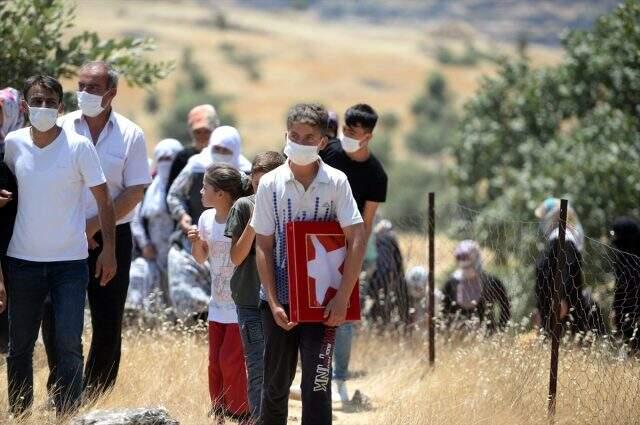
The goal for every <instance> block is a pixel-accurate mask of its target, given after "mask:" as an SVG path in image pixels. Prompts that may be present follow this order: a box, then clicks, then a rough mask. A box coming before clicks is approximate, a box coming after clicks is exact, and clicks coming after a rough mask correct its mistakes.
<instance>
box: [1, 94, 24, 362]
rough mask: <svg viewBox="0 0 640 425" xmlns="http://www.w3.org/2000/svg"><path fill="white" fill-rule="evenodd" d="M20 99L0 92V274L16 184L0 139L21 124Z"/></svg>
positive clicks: (4, 324) (4, 316) (4, 331)
mask: <svg viewBox="0 0 640 425" xmlns="http://www.w3.org/2000/svg"><path fill="white" fill-rule="evenodd" d="M21 100H22V94H20V92H19V91H18V90H16V89H14V88H11V87H7V88H5V89H2V90H0V223H2V226H0V273H2V265H3V262H4V258H5V254H6V252H7V247H8V246H9V241H10V240H11V235H12V234H13V225H14V223H15V220H16V214H17V212H18V183H17V182H16V178H15V176H14V175H13V173H12V172H11V170H10V169H9V167H7V165H6V164H5V163H4V162H3V158H4V138H5V137H6V135H7V134H9V133H11V132H12V131H14V130H18V129H20V128H22V126H23V125H24V114H23V112H22V110H21V106H20V102H21ZM0 296H1V294H0ZM4 296H5V299H4V308H2V309H1V310H3V311H0V354H6V353H7V350H8V349H9V319H8V310H7V308H6V303H7V300H6V292H5V293H4Z"/></svg>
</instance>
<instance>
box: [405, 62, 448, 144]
mask: <svg viewBox="0 0 640 425" xmlns="http://www.w3.org/2000/svg"><path fill="white" fill-rule="evenodd" d="M451 101H452V95H451V94H450V93H449V89H448V87H447V81H446V80H445V78H444V76H443V75H442V74H440V73H439V72H433V73H431V74H430V75H429V77H428V78H427V81H426V84H425V90H424V93H423V94H422V95H420V97H418V98H417V99H416V100H415V102H414V103H413V105H412V107H411V112H412V113H413V115H414V117H415V119H416V126H415V129H414V130H413V131H412V132H411V133H410V134H409V135H408V137H407V145H408V146H409V148H410V149H411V150H412V151H414V152H416V153H419V154H427V155H428V154H436V153H440V152H442V150H443V149H445V148H447V147H449V146H450V144H451V143H452V141H453V138H454V137H455V134H456V126H457V116H456V114H455V112H454V110H453V106H452V104H451V103H452V102H451Z"/></svg>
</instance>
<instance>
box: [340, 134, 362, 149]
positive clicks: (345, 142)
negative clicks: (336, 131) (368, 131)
mask: <svg viewBox="0 0 640 425" xmlns="http://www.w3.org/2000/svg"><path fill="white" fill-rule="evenodd" d="M340 145H341V146H342V149H343V150H344V151H345V152H347V153H353V152H356V151H358V150H360V140H358V139H353V138H351V137H347V136H345V135H344V134H343V135H342V137H341V138H340Z"/></svg>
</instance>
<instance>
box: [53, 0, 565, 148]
mask: <svg viewBox="0 0 640 425" xmlns="http://www.w3.org/2000/svg"><path fill="white" fill-rule="evenodd" d="M216 4H217V5H218V6H217V7H216V8H214V7H212V6H206V5H202V4H197V3H195V2H191V1H170V2H169V1H140V0H133V1H124V0H111V1H99V0H84V1H82V2H78V10H77V15H78V19H77V24H78V27H79V29H85V28H86V29H93V30H97V31H98V32H99V33H100V34H101V35H103V36H110V37H118V36H121V35H125V34H126V35H131V34H136V35H147V36H152V37H154V38H155V39H156V40H157V44H158V50H157V52H156V53H155V55H154V57H156V58H157V59H159V60H166V59H173V60H179V59H180V57H181V52H182V51H183V49H184V48H185V47H192V48H193V49H194V50H193V51H194V58H195V60H196V61H197V62H198V63H199V64H200V65H201V66H202V67H203V70H204V72H205V74H206V75H207V77H209V78H210V80H211V82H212V86H213V89H214V90H215V91H217V92H221V93H223V94H226V95H229V96H230V97H231V98H232V99H231V101H230V103H229V106H230V109H231V111H232V112H233V113H234V114H235V116H236V118H237V121H238V127H239V129H240V132H241V134H242V135H243V137H244V140H245V148H246V150H247V151H248V152H249V153H255V152H258V151H260V150H263V149H267V148H276V147H280V146H281V145H282V142H283V131H284V128H283V127H284V126H283V121H284V114H285V113H286V110H287V108H288V107H289V106H290V105H291V104H292V103H294V102H296V101H299V100H316V101H321V102H323V103H325V104H326V105H327V106H328V107H330V108H332V109H335V110H337V111H339V112H342V111H344V109H345V108H346V107H348V106H349V105H351V104H354V103H356V102H360V101H365V102H370V103H371V104H373V105H375V107H376V108H377V109H378V110H379V111H381V112H393V113H395V114H396V115H397V116H398V118H399V119H400V123H399V130H400V131H399V132H397V133H396V140H394V142H395V146H396V148H397V149H398V151H399V152H400V153H402V152H403V150H402V146H401V141H402V138H403V135H404V134H405V133H406V132H407V131H408V130H409V129H410V128H411V116H410V112H409V107H410V104H411V102H412V101H413V99H414V98H415V97H416V96H417V95H418V93H419V92H420V91H421V89H422V87H423V84H424V80H425V78H426V75H427V73H428V72H429V71H430V70H434V69H440V70H441V71H442V72H443V73H444V75H445V76H446V78H447V79H448V81H449V83H450V84H451V86H452V88H453V90H454V91H455V94H456V96H457V99H458V101H459V102H462V100H463V99H464V98H466V97H468V96H470V95H471V94H472V93H473V91H474V90H475V88H476V87H477V84H478V79H479V78H480V76H481V75H484V74H487V73H491V72H492V69H493V67H494V65H493V64H492V63H491V62H486V61H485V62H482V61H481V62H480V63H479V65H478V66H473V67H469V66H442V65H440V64H439V63H438V61H437V60H436V58H435V54H434V52H435V51H436V50H437V48H438V47H440V46H445V45H446V46H447V47H449V48H450V49H452V50H453V51H456V49H458V50H460V49H462V46H463V45H464V41H461V40H452V39H451V38H450V37H448V36H447V35H446V34H442V32H437V31H435V32H434V31H432V30H429V28H427V27H426V26H425V27H423V26H415V25H400V24H398V25H393V24H388V25H371V24H367V23H363V22H358V21H355V20H348V19H346V20H345V19H343V20H340V21H337V22H335V23H331V22H329V21H326V20H321V18H318V16H317V14H315V13H313V12H312V11H308V12H304V11H293V10H290V9H287V10H279V11H262V10H253V9H248V8H239V7H237V6H232V5H230V6H225V7H222V8H221V7H220V6H219V5H220V3H219V2H216ZM220 13H222V15H220ZM221 16H223V18H224V22H225V24H226V25H224V26H223V27H226V29H221V28H220V27H221V25H219V24H220V19H221V18H220V17H221ZM216 23H217V24H218V25H216ZM472 41H473V42H474V44H475V45H476V46H477V47H478V48H479V49H482V50H483V51H488V52H491V53H505V54H511V53H512V52H513V47H512V46H511V45H507V44H500V43H495V42H489V41H487V40H486V39H483V38H482V37H480V36H479V35H478V34H476V35H474V36H473V38H472ZM224 45H226V47H227V48H228V47H229V46H233V48H234V49H235V51H236V52H240V53H241V54H245V55H247V54H248V55H254V56H256V57H257V62H258V63H257V69H258V70H259V72H260V75H261V79H260V80H258V81H254V80H251V79H250V77H249V76H248V74H247V72H246V70H245V69H243V67H242V66H239V65H238V64H237V63H235V62H233V61H232V60H230V58H229V54H228V53H226V52H225V49H224V47H223V48H221V46H224ZM531 55H532V56H533V58H534V61H535V62H536V63H539V64H544V63H550V62H554V61H555V60H557V57H558V53H557V51H556V50H554V49H547V48H533V49H532V50H531ZM179 77H180V71H176V72H175V73H173V74H172V75H171V77H170V78H169V79H168V80H166V81H164V82H162V83H161V84H160V85H159V87H158V88H157V92H158V94H159V99H160V111H159V112H158V113H157V114H155V115H151V114H148V113H147V112H146V111H145V110H144V95H145V93H144V91H142V90H137V89H130V88H128V87H127V86H126V85H125V84H123V85H122V87H121V90H120V93H119V96H118V98H117V101H116V107H117V108H118V109H119V110H120V111H121V112H123V113H125V114H127V115H129V116H132V117H133V118H134V119H135V120H136V121H137V122H139V123H140V125H141V126H142V127H143V128H144V130H145V132H146V134H147V136H148V141H149V144H150V145H153V144H155V143H156V142H157V140H158V137H159V134H158V128H159V125H158V122H159V119H160V117H161V116H162V113H163V111H164V110H166V108H167V107H168V106H169V105H170V104H171V101H172V98H173V96H174V86H175V82H176V80H177V79H178V78H179ZM65 87H66V88H67V89H72V88H73V85H72V84H71V83H70V82H69V83H68V84H66V86H65Z"/></svg>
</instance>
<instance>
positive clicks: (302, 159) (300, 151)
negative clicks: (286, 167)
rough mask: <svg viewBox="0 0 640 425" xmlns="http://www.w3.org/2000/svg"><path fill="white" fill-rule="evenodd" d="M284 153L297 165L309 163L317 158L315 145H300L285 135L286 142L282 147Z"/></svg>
mask: <svg viewBox="0 0 640 425" xmlns="http://www.w3.org/2000/svg"><path fill="white" fill-rule="evenodd" d="M284 154H285V155H286V156H287V158H289V159H290V160H291V161H292V162H293V163H294V164H297V165H309V164H311V163H313V162H315V161H317V160H318V158H319V155H318V147H317V146H305V145H301V144H299V143H296V142H294V141H292V140H291V139H289V137H287V144H286V146H285V147H284Z"/></svg>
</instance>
